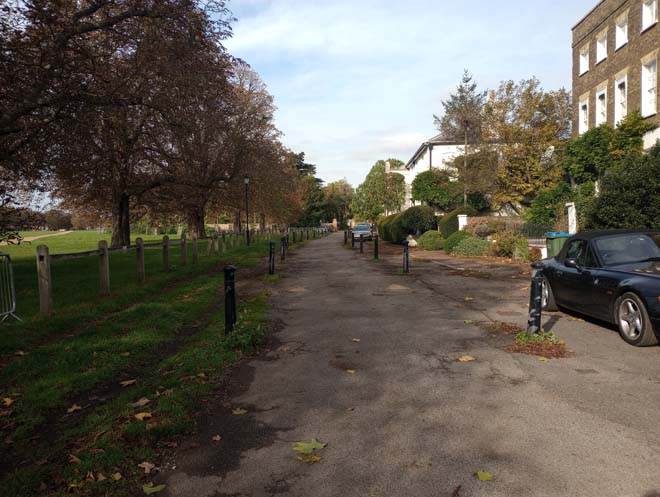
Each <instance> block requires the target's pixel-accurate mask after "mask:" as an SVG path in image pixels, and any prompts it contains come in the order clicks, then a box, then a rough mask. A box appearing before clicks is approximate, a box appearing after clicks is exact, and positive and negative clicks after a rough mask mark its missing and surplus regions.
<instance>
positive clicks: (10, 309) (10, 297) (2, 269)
mask: <svg viewBox="0 0 660 497" xmlns="http://www.w3.org/2000/svg"><path fill="white" fill-rule="evenodd" d="M9 316H11V317H13V318H15V319H17V320H18V321H21V318H19V317H18V316H17V315H16V290H15V288H14V269H13V267H12V265H11V257H9V254H4V253H1V252H0V322H2V321H4V320H5V319H7V318H8V317H9Z"/></svg>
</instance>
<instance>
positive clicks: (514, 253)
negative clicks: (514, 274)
mask: <svg viewBox="0 0 660 497" xmlns="http://www.w3.org/2000/svg"><path fill="white" fill-rule="evenodd" d="M493 241H494V243H493V253H494V254H495V255H498V256H500V257H512V258H514V259H527V258H528V257H529V245H528V243H527V238H525V237H524V236H523V235H519V234H518V233H514V232H513V231H501V232H499V233H495V234H494V235H493Z"/></svg>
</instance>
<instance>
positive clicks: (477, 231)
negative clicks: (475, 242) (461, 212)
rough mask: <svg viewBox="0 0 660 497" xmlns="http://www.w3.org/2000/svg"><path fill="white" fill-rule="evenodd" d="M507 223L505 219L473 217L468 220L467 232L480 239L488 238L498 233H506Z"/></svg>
mask: <svg viewBox="0 0 660 497" xmlns="http://www.w3.org/2000/svg"><path fill="white" fill-rule="evenodd" d="M506 223H507V222H506V220H505V219H502V218H497V217H472V218H470V219H469V220H468V225H467V226H466V227H465V231H467V232H468V233H470V234H472V235H474V236H476V237H478V238H488V237H489V236H491V235H493V234H495V233H497V232H498V231H504V230H505V229H506Z"/></svg>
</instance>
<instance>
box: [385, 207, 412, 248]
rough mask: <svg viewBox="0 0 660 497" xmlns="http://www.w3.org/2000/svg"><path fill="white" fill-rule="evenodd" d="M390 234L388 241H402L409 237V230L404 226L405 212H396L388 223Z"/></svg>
mask: <svg viewBox="0 0 660 497" xmlns="http://www.w3.org/2000/svg"><path fill="white" fill-rule="evenodd" d="M388 230H389V236H390V239H389V240H388V241H390V242H392V243H401V242H402V241H404V240H405V239H406V238H408V230H406V229H405V228H404V226H403V214H396V215H395V216H394V218H393V219H392V220H391V221H390V222H389V224H388Z"/></svg>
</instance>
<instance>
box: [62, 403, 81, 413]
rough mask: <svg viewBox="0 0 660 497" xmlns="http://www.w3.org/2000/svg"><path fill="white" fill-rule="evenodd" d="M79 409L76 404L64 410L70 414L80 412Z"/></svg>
mask: <svg viewBox="0 0 660 497" xmlns="http://www.w3.org/2000/svg"><path fill="white" fill-rule="evenodd" d="M81 409H82V407H80V406H79V405H78V404H73V405H72V406H71V407H69V408H68V409H67V410H66V412H68V413H72V412H76V411H80V410H81Z"/></svg>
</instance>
